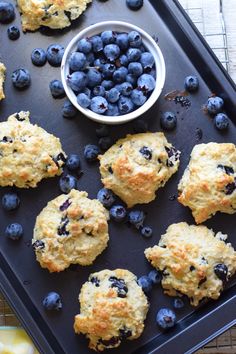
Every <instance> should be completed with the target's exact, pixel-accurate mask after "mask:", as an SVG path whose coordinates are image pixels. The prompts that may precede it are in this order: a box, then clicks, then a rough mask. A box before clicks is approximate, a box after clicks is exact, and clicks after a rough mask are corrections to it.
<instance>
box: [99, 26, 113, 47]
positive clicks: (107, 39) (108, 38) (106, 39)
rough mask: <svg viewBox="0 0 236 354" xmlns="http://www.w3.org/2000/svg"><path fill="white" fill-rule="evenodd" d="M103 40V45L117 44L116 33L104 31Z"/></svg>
mask: <svg viewBox="0 0 236 354" xmlns="http://www.w3.org/2000/svg"><path fill="white" fill-rule="evenodd" d="M101 39H102V41H103V44H105V45H106V44H111V43H115V40H116V33H115V32H113V31H109V30H108V31H104V32H102V33H101Z"/></svg>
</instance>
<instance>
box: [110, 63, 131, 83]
mask: <svg viewBox="0 0 236 354" xmlns="http://www.w3.org/2000/svg"><path fill="white" fill-rule="evenodd" d="M127 74H128V69H127V68H126V67H125V66H121V67H120V68H118V69H117V70H115V71H114V73H113V76H112V77H113V81H114V82H115V83H117V84H120V83H122V82H124V81H125V79H126V75H127Z"/></svg>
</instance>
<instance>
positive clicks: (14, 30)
mask: <svg viewBox="0 0 236 354" xmlns="http://www.w3.org/2000/svg"><path fill="white" fill-rule="evenodd" d="M7 35H8V38H9V39H11V40H12V41H15V40H16V39H18V38H19V37H20V30H19V28H18V27H16V26H10V27H9V28H8V29H7Z"/></svg>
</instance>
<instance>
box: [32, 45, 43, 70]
mask: <svg viewBox="0 0 236 354" xmlns="http://www.w3.org/2000/svg"><path fill="white" fill-rule="evenodd" d="M31 61H32V63H33V64H34V65H36V66H43V65H44V64H46V61H47V54H46V52H45V50H44V49H42V48H35V49H34V50H33V51H32V53H31Z"/></svg>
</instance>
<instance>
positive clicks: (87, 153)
mask: <svg viewBox="0 0 236 354" xmlns="http://www.w3.org/2000/svg"><path fill="white" fill-rule="evenodd" d="M99 154H100V149H99V147H98V146H97V145H92V144H88V145H86V146H85V147H84V158H85V159H86V160H87V161H88V162H93V161H96V160H97V157H98V155H99Z"/></svg>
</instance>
